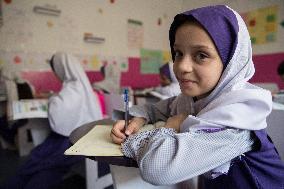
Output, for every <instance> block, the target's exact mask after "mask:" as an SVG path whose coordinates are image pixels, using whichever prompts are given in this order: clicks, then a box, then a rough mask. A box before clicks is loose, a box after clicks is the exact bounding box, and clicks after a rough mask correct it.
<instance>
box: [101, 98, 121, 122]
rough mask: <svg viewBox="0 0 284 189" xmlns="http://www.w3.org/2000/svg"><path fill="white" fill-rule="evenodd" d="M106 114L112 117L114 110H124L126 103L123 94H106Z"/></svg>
mask: <svg viewBox="0 0 284 189" xmlns="http://www.w3.org/2000/svg"><path fill="white" fill-rule="evenodd" d="M104 100H105V108H106V114H107V115H108V116H109V117H112V111H113V110H114V109H118V110H123V108H124V101H123V96H122V95H121V94H104Z"/></svg>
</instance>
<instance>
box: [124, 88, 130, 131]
mask: <svg viewBox="0 0 284 189" xmlns="http://www.w3.org/2000/svg"><path fill="white" fill-rule="evenodd" d="M124 105H125V114H124V119H125V125H124V131H126V129H127V126H128V113H129V98H128V90H127V89H125V90H124Z"/></svg>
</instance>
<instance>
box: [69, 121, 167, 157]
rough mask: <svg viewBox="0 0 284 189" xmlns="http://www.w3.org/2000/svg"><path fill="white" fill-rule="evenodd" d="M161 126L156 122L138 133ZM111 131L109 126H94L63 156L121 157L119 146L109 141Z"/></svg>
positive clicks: (161, 123)
mask: <svg viewBox="0 0 284 189" xmlns="http://www.w3.org/2000/svg"><path fill="white" fill-rule="evenodd" d="M163 125H164V122H157V123H156V124H154V125H152V124H149V125H145V126H144V127H142V129H140V131H139V132H142V131H145V130H151V129H154V128H157V127H161V126H163ZM111 129H112V126H111V125H96V126H95V127H94V128H93V129H92V130H90V131H89V132H88V133H87V134H86V135H85V136H83V137H82V138H81V139H80V140H78V141H77V142H76V143H75V144H74V145H73V146H71V147H70V148H69V149H67V150H66V151H65V152H64V154H65V155H84V156H123V154H122V152H121V146H120V145H118V144H114V143H113V142H112V140H111V137H110V133H111Z"/></svg>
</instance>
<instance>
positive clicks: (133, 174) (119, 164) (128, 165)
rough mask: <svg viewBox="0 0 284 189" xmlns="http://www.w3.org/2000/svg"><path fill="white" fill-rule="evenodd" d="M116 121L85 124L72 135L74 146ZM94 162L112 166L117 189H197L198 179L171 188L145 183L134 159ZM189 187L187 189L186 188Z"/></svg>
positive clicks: (97, 158) (108, 158)
mask: <svg viewBox="0 0 284 189" xmlns="http://www.w3.org/2000/svg"><path fill="white" fill-rule="evenodd" d="M113 123H114V121H113V120H111V119H103V120H99V121H94V122H91V123H88V124H85V125H83V126H81V127H79V128H77V129H75V130H74V131H73V132H72V133H71V135H70V141H71V142H72V143H73V144H74V143H75V142H77V141H78V140H79V139H80V138H81V137H83V136H84V135H85V134H86V133H87V132H89V131H90V130H91V129H92V128H93V127H94V126H95V125H110V124H113ZM88 158H90V159H92V160H96V161H102V162H106V163H108V164H110V170H111V175H112V180H113V185H114V188H115V189H133V188H135V189H177V188H188V186H190V189H195V188H197V179H192V180H190V181H186V182H184V183H179V184H176V185H170V186H154V185H152V184H149V183H147V182H145V181H144V180H143V179H142V178H141V176H140V173H139V169H138V168H137V163H136V161H134V160H133V159H130V158H127V157H88ZM186 186H187V187H186Z"/></svg>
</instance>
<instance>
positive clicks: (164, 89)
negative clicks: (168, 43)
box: [154, 62, 181, 99]
mask: <svg viewBox="0 0 284 189" xmlns="http://www.w3.org/2000/svg"><path fill="white" fill-rule="evenodd" d="M159 71H160V83H161V86H159V87H156V88H154V91H156V92H158V93H160V94H161V95H163V97H164V98H163V99H165V98H169V97H173V96H177V95H179V94H180V93H181V91H180V88H179V84H178V81H177V78H176V77H175V75H174V71H173V63H172V62H168V63H166V64H164V65H163V66H162V67H160V69H159Z"/></svg>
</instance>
